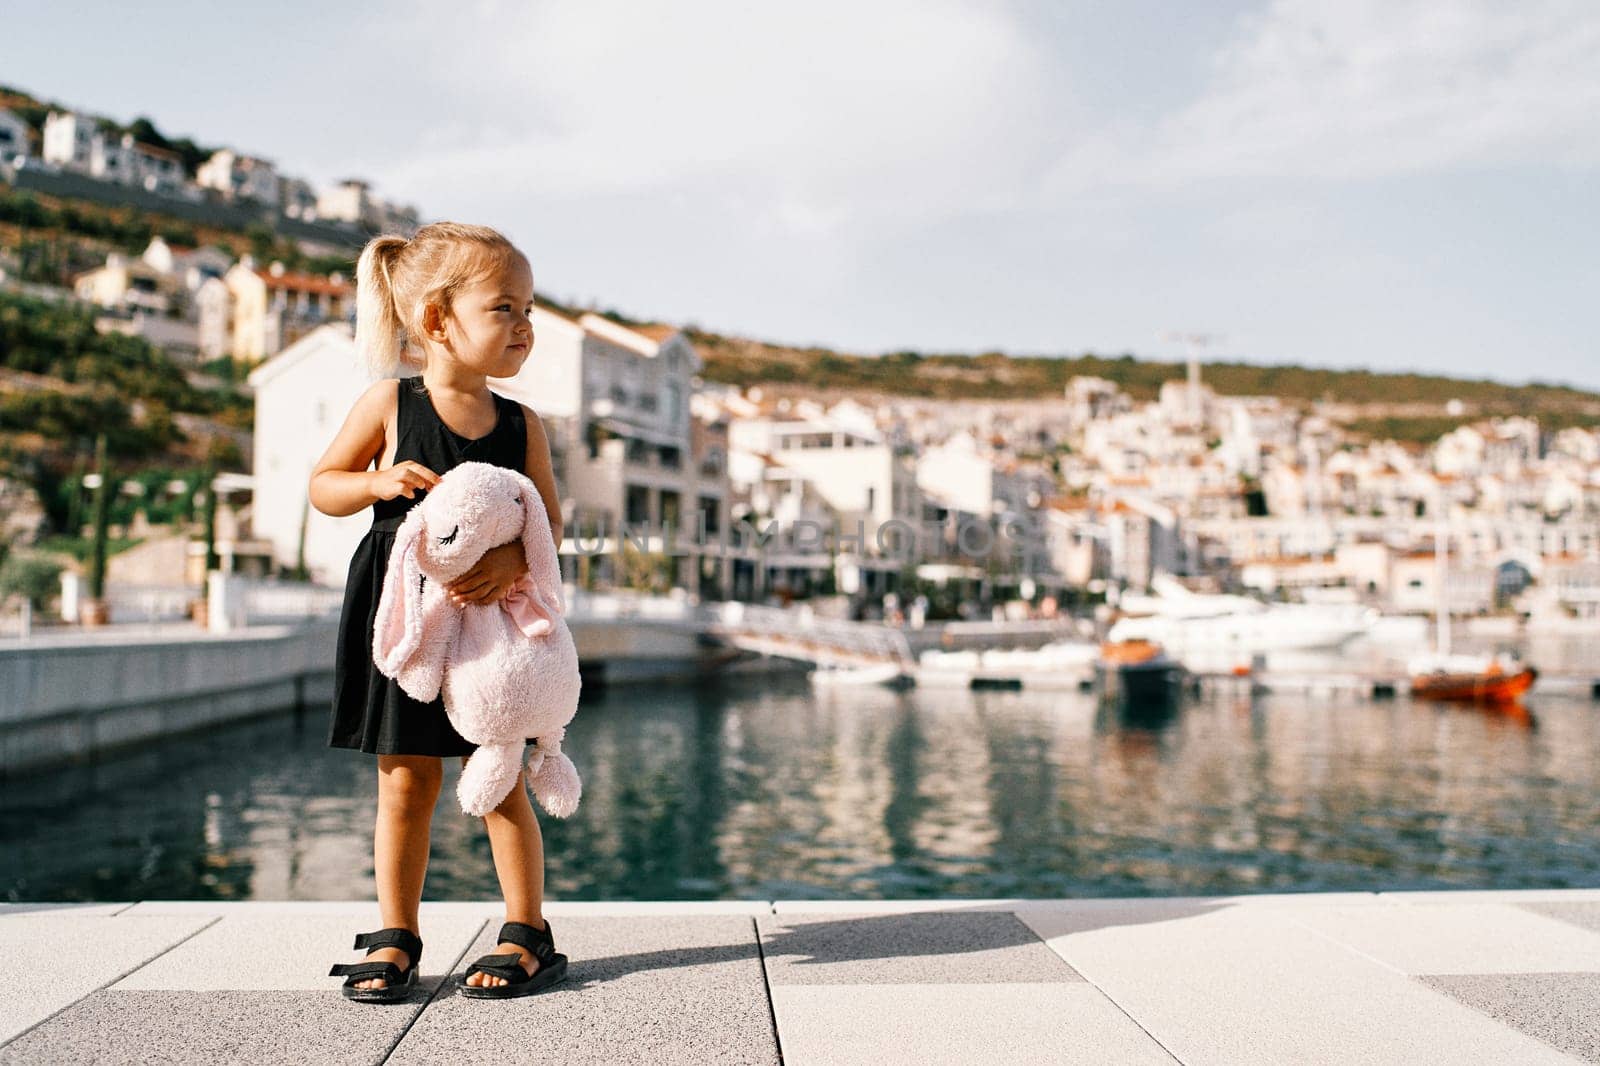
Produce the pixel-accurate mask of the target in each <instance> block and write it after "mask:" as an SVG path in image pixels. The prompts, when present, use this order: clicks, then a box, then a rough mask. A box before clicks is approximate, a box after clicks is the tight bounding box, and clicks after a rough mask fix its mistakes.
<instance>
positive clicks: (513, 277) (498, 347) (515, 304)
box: [442, 255, 533, 378]
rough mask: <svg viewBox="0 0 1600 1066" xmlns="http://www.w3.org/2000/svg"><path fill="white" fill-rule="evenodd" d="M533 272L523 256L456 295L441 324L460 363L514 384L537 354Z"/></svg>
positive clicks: (516, 257) (447, 344)
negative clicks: (532, 319) (514, 378)
mask: <svg viewBox="0 0 1600 1066" xmlns="http://www.w3.org/2000/svg"><path fill="white" fill-rule="evenodd" d="M532 314H533V270H532V269H531V268H530V267H529V266H528V261H527V260H526V259H524V258H523V257H522V256H520V255H517V256H513V257H512V259H511V260H510V261H509V262H508V263H506V264H505V266H504V267H503V268H502V269H499V270H496V271H494V272H492V273H491V274H489V275H488V276H486V277H484V278H483V279H481V280H480V281H478V282H477V283H476V284H473V285H470V286H467V287H465V288H463V289H461V290H459V291H458V292H456V294H455V297H454V299H453V300H452V301H451V307H450V313H449V314H448V315H446V316H445V319H444V322H443V323H442V325H443V328H444V330H445V336H446V347H447V348H448V349H449V350H450V352H451V354H452V355H453V356H454V357H455V360H456V362H458V363H460V364H461V365H462V366H464V367H467V368H468V369H471V370H473V371H475V372H477V373H480V374H483V375H484V376H485V377H491V378H509V377H512V376H513V375H515V374H516V372H517V371H518V370H521V369H522V364H523V362H524V361H525V360H526V359H527V358H528V353H529V352H530V351H532V350H533V325H532V323H531V322H530V321H529V318H530V316H531V315H532Z"/></svg>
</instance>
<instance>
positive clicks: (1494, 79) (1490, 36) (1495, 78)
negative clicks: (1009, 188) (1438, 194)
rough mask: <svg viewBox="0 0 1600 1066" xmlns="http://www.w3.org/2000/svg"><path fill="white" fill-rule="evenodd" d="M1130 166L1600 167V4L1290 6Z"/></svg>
mask: <svg viewBox="0 0 1600 1066" xmlns="http://www.w3.org/2000/svg"><path fill="white" fill-rule="evenodd" d="M1213 69H1214V74H1213V77H1212V79H1211V82H1210V84H1209V85H1208V86H1207V87H1206V89H1205V91H1204V92H1203V93H1202V94H1201V95H1200V96H1199V97H1198V98H1197V99H1195V100H1194V101H1193V102H1192V103H1190V104H1189V105H1187V106H1185V107H1182V108H1180V109H1178V110H1177V111H1176V112H1175V113H1173V114H1171V115H1169V116H1167V118H1166V119H1164V120H1163V121H1162V122H1161V123H1159V125H1157V126H1156V127H1155V128H1154V129H1152V130H1150V131H1149V135H1148V136H1147V137H1145V138H1144V139H1143V140H1142V141H1141V142H1140V143H1136V144H1132V145H1129V144H1127V143H1124V144H1123V148H1124V154H1123V155H1122V159H1123V161H1124V162H1128V163H1133V164H1134V165H1135V166H1136V168H1137V169H1138V170H1139V171H1141V172H1144V173H1148V174H1151V175H1153V176H1154V177H1155V178H1157V180H1175V179H1177V180H1188V179H1194V178H1258V177H1266V178H1282V177H1292V178H1320V179H1339V178H1372V177H1384V176H1390V175H1398V174H1412V173H1421V172H1430V171H1444V170H1451V169H1456V168H1461V167H1499V166H1514V165H1519V164H1533V165H1536V166H1577V167H1592V166H1595V165H1596V164H1597V163H1600V6H1596V5H1594V4H1592V3H1584V2H1582V0H1578V2H1567V0H1523V2H1519V3H1516V4H1505V3H1496V2H1493V0H1487V2H1485V0H1458V2H1447V0H1399V2H1396V0H1347V2H1346V0H1341V2H1339V3H1315V2H1311V0H1277V2H1275V3H1272V4H1270V5H1269V6H1268V7H1267V8H1265V9H1264V10H1262V11H1261V12H1259V13H1255V14H1252V15H1249V16H1246V17H1245V18H1243V19H1242V20H1241V23H1240V26H1239V32H1238V33H1237V35H1236V36H1235V37H1234V39H1233V40H1232V41H1231V42H1230V43H1229V44H1228V45H1227V46H1226V47H1224V48H1223V49H1222V50H1221V51H1220V52H1219V54H1217V55H1216V56H1215V57H1214V60H1213Z"/></svg>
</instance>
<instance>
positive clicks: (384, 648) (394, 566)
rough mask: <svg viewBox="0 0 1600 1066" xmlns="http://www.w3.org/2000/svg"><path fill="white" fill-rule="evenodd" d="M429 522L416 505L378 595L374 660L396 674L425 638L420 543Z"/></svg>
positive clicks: (400, 534) (400, 532)
mask: <svg viewBox="0 0 1600 1066" xmlns="http://www.w3.org/2000/svg"><path fill="white" fill-rule="evenodd" d="M426 531H427V526H426V525H424V524H423V521H422V508H421V507H420V506H418V507H413V508H412V509H411V512H410V513H409V514H407V515H406V520H405V521H404V522H402V523H401V524H400V529H399V530H398V531H397V532H396V533H395V538H394V549H393V551H392V553H391V554H390V556H389V570H388V572H387V573H386V574H384V577H383V593H382V595H380V596H379V597H378V616H377V618H376V619H374V620H373V624H372V661H373V663H374V664H375V665H376V666H377V667H378V669H379V671H381V672H382V673H383V674H385V675H386V676H388V677H395V676H397V675H398V674H399V673H400V670H401V668H402V667H404V666H405V664H406V660H408V659H410V658H411V656H412V655H413V654H415V653H416V650H417V647H418V646H419V645H420V644H421V642H422V581H423V576H422V569H421V567H420V565H419V564H418V562H417V544H418V541H419V540H420V539H421V537H422V536H423V534H424V533H425V532H426Z"/></svg>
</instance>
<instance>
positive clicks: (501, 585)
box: [448, 404, 561, 604]
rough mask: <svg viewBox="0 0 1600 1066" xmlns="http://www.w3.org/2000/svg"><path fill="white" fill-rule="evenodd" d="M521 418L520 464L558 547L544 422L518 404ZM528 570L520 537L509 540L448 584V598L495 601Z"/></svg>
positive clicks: (553, 481)
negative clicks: (524, 447)
mask: <svg viewBox="0 0 1600 1066" xmlns="http://www.w3.org/2000/svg"><path fill="white" fill-rule="evenodd" d="M522 415H523V421H524V422H525V423H526V424H527V427H528V454H527V455H526V457H525V458H524V461H523V465H524V468H525V473H526V474H527V475H528V480H530V481H532V482H533V487H534V488H536V489H538V490H539V498H540V499H541V500H543V501H544V509H545V513H546V514H547V515H548V516H549V519H550V533H551V536H552V537H553V538H554V539H555V542H556V550H557V551H560V550H561V500H560V498H559V497H558V496H557V495H556V474H555V470H554V468H553V467H552V465H551V462H550V441H549V438H548V437H546V436H545V432H544V423H543V422H542V421H540V420H539V416H538V415H536V414H534V413H533V412H532V411H531V410H529V409H528V407H527V405H525V404H524V405H523V406H522ZM527 572H528V560H527V557H526V556H525V555H524V554H523V550H522V541H521V540H513V541H511V542H509V543H507V544H502V545H500V546H499V547H497V548H490V549H489V550H488V551H486V552H484V553H483V558H482V559H479V560H478V561H477V563H475V564H474V565H473V566H472V568H471V569H469V570H468V571H467V572H466V573H464V574H462V575H461V576H460V577H458V578H456V579H455V580H454V581H452V582H451V583H450V585H449V586H448V591H449V593H450V597H451V602H452V603H455V604H468V603H497V602H499V600H500V599H501V597H503V596H504V595H505V594H506V590H507V589H509V588H510V587H511V586H512V585H514V584H515V583H516V582H517V579H518V578H520V577H522V575H523V574H526V573H527Z"/></svg>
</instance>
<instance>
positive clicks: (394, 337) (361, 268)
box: [356, 222, 522, 379]
mask: <svg viewBox="0 0 1600 1066" xmlns="http://www.w3.org/2000/svg"><path fill="white" fill-rule="evenodd" d="M521 255H522V253H521V252H519V251H517V249H516V248H515V247H514V246H513V245H512V244H511V242H510V241H508V240H506V238H505V237H504V236H502V235H501V234H500V233H498V232H496V231H495V230H492V229H489V228H488V227H487V226H470V225H465V224H463V223H460V222H434V223H431V224H430V225H427V226H423V227H422V228H421V229H419V230H418V231H417V232H416V235H415V236H413V237H412V238H411V239H410V240H407V239H406V238H404V237H397V236H395V235H393V234H386V235H385V236H382V237H374V238H372V240H370V241H368V242H367V246H366V247H365V248H363V249H362V250H361V258H360V259H358V260H357V261H356V355H357V357H358V358H359V359H360V360H361V363H362V365H363V366H365V367H366V368H367V371H368V372H369V373H370V374H371V375H372V376H373V378H374V379H377V378H388V377H394V376H395V375H397V374H399V373H400V372H401V371H402V369H403V368H404V367H405V366H406V365H407V364H409V365H411V366H412V367H417V366H419V365H420V364H421V362H422V360H421V359H419V358H416V357H415V356H414V357H413V358H412V359H410V360H408V359H407V358H406V351H407V348H408V347H411V341H412V339H413V338H420V337H421V335H422V334H421V330H422V324H423V319H424V316H425V313H426V310H427V307H428V305H429V304H433V305H436V306H438V307H441V308H443V309H444V310H446V311H448V310H449V309H450V301H451V299H452V298H453V297H454V296H455V294H456V292H457V291H458V290H459V289H460V288H461V287H462V286H463V285H466V284H469V283H470V282H471V281H472V279H473V278H475V277H478V276H481V275H482V274H483V273H484V272H485V271H486V270H489V269H491V268H493V267H495V266H497V265H503V264H505V263H506V262H508V261H510V260H511V259H512V258H513V257H520V256H521Z"/></svg>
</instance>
